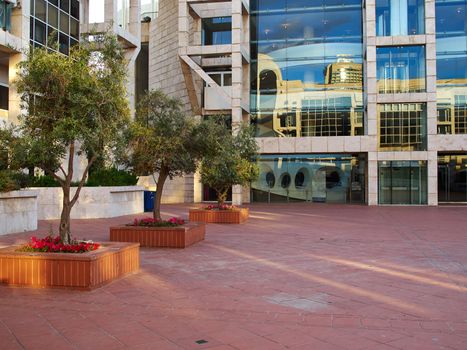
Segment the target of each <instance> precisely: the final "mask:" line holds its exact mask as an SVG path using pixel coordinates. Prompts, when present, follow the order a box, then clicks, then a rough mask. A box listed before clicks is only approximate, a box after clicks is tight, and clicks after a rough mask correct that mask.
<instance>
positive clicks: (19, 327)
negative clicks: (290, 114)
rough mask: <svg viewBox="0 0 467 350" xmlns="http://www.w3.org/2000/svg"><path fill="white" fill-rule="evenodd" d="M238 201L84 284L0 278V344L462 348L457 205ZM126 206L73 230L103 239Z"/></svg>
mask: <svg viewBox="0 0 467 350" xmlns="http://www.w3.org/2000/svg"><path fill="white" fill-rule="evenodd" d="M188 208H189V206H187V205H165V206H163V215H165V216H169V215H170V216H172V215H179V216H182V217H185V218H186V217H187V213H188ZM250 210H251V214H252V218H250V220H249V221H248V222H247V223H245V224H242V225H215V224H212V225H208V226H207V234H206V240H205V241H204V242H200V243H198V244H196V245H194V246H192V247H190V248H188V249H184V250H172V249H141V270H140V271H139V272H138V273H137V274H135V275H131V276H128V277H126V278H123V279H120V280H117V281H115V282H113V283H111V284H109V285H106V286H104V287H102V288H100V289H97V290H95V291H92V292H73V291H67V290H33V289H27V288H9V287H6V286H0V349H2V350H3V349H33V350H36V349H38V350H41V349H45V350H50V349H52V348H53V349H61V348H63V349H68V348H75V349H96V348H98V349H103V350H105V349H119V348H122V349H124V348H128V349H157V350H183V349H185V350H186V349H203V348H205V349H211V350H232V349H236V350H243V349H245V350H262V349H265V350H275V349H295V350H299V349H301V350H308V349H320V350H326V349H336V350H339V349H362V350H363V349H368V350H370V349H410V350H412V349H423V350H429V349H443V348H448V349H466V348H467V317H466V315H467V293H466V291H467V269H466V266H467V254H466V253H465V252H466V251H467V241H466V239H465V238H466V235H465V227H467V216H466V215H465V213H466V212H465V207H366V206H354V205H347V206H346V205H318V204H308V203H293V204H292V203H291V204H288V205H283V204H273V205H264V204H254V205H251V206H250ZM143 216H147V214H141V215H138V217H143ZM132 219H133V217H129V216H127V217H117V218H113V219H95V220H73V222H72V230H73V235H74V236H76V237H86V238H88V239H93V240H96V241H105V240H107V239H108V227H109V226H111V225H118V224H124V223H127V222H130V221H132ZM50 224H52V225H53V226H54V227H55V230H56V227H57V221H51V222H47V221H41V222H39V229H38V230H37V231H34V232H24V233H17V234H12V235H6V236H1V237H0V246H5V245H8V244H13V243H20V242H24V241H26V240H27V239H28V238H29V237H30V236H32V235H38V236H40V235H46V234H47V233H48V231H49V225H50ZM197 340H206V341H207V343H202V344H198V343H196V341H197Z"/></svg>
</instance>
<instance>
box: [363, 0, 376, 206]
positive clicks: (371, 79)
mask: <svg viewBox="0 0 467 350" xmlns="http://www.w3.org/2000/svg"><path fill="white" fill-rule="evenodd" d="M363 47H364V52H365V57H366V59H364V61H363V69H364V92H363V99H364V101H365V105H366V109H365V115H364V128H365V135H368V137H367V142H366V143H365V145H364V147H362V149H361V151H362V152H367V155H368V159H367V160H368V165H367V174H366V189H367V193H366V202H367V203H368V205H377V204H378V160H377V145H378V141H377V138H378V122H377V120H378V119H377V118H378V111H377V104H376V101H377V94H378V90H377V82H376V8H375V0H367V1H366V6H365V9H364V11H363Z"/></svg>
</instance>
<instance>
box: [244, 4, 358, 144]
mask: <svg viewBox="0 0 467 350" xmlns="http://www.w3.org/2000/svg"><path fill="white" fill-rule="evenodd" d="M250 8H251V10H252V14H251V17H250V18H251V31H250V32H251V56H252V64H251V77H252V82H251V114H252V117H253V118H252V119H253V121H254V122H255V123H256V127H257V135H258V136H283V137H287V136H288V137H290V136H292V137H295V136H297V137H299V136H339V135H361V134H363V123H362V116H363V97H362V81H363V70H362V4H361V1H357V0H349V1H345V2H344V1H334V0H327V1H319V2H316V1H304V0H303V1H297V0H282V1H264V0H263V1H261V0H255V1H250Z"/></svg>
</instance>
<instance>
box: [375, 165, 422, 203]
mask: <svg viewBox="0 0 467 350" xmlns="http://www.w3.org/2000/svg"><path fill="white" fill-rule="evenodd" d="M378 185H379V191H378V201H379V204H427V166H426V161H383V162H378Z"/></svg>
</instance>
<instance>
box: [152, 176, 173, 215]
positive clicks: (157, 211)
mask: <svg viewBox="0 0 467 350" xmlns="http://www.w3.org/2000/svg"><path fill="white" fill-rule="evenodd" d="M168 175H169V173H168V171H167V170H166V169H165V168H161V171H160V172H159V178H158V179H157V185H156V195H155V196H154V208H153V212H152V214H153V217H154V219H157V220H161V200H162V190H163V189H164V184H165V180H167V177H168Z"/></svg>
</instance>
